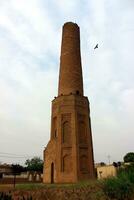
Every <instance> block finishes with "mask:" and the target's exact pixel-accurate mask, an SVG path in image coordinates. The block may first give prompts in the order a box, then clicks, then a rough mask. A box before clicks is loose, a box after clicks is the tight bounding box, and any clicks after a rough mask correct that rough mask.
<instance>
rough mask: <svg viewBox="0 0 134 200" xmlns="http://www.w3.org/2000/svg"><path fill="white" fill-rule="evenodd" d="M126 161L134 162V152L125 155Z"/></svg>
mask: <svg viewBox="0 0 134 200" xmlns="http://www.w3.org/2000/svg"><path fill="white" fill-rule="evenodd" d="M124 162H129V163H131V162H133V163H134V152H129V153H127V154H126V155H125V156H124Z"/></svg>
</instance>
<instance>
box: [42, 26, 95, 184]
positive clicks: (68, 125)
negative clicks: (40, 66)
mask: <svg viewBox="0 0 134 200" xmlns="http://www.w3.org/2000/svg"><path fill="white" fill-rule="evenodd" d="M89 114H90V109H89V101H88V98H87V97H85V96H84V92H83V77H82V66H81V55H80V31H79V26H78V25H77V24H75V23H72V22H67V23H65V24H64V26H63V32H62V45H61V57H60V73H59V86H58V96H57V97H55V99H54V100H53V101H52V115H51V136H50V141H49V143H48V145H47V147H46V148H45V150H44V173H43V182H44V183H53V182H55V183H73V182H78V181H81V180H87V179H91V178H94V176H95V175H94V158H93V145H92V133H91V123H90V117H89Z"/></svg>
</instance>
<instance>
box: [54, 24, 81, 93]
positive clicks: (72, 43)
mask: <svg viewBox="0 0 134 200" xmlns="http://www.w3.org/2000/svg"><path fill="white" fill-rule="evenodd" d="M76 92H77V93H80V94H81V95H83V79H82V68H81V55H80V31H79V27H78V25H77V24H74V23H71V22H69V23H66V24H64V26H63V33H62V45H61V57H60V74H59V89H58V95H61V94H63V95H69V94H70V93H73V94H75V93H76Z"/></svg>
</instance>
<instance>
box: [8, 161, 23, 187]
mask: <svg viewBox="0 0 134 200" xmlns="http://www.w3.org/2000/svg"><path fill="white" fill-rule="evenodd" d="M11 169H12V174H13V176H14V178H13V185H14V188H15V184H16V175H20V174H21V172H24V171H25V168H24V167H23V166H21V165H19V164H12V165H11Z"/></svg>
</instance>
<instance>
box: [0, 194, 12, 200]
mask: <svg viewBox="0 0 134 200" xmlns="http://www.w3.org/2000/svg"><path fill="white" fill-rule="evenodd" d="M0 200H12V195H11V194H10V193H4V192H0Z"/></svg>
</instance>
